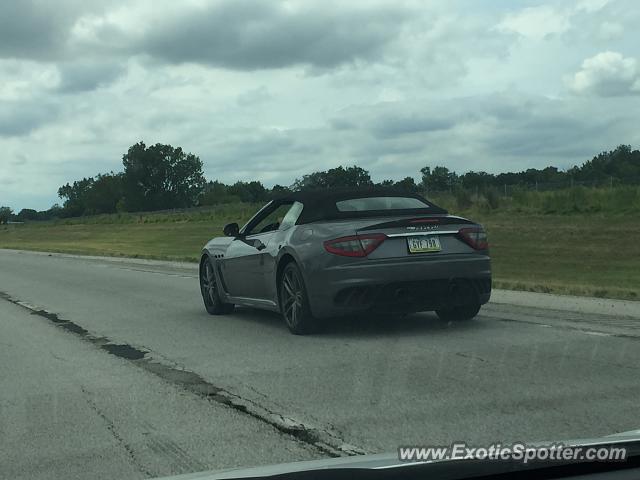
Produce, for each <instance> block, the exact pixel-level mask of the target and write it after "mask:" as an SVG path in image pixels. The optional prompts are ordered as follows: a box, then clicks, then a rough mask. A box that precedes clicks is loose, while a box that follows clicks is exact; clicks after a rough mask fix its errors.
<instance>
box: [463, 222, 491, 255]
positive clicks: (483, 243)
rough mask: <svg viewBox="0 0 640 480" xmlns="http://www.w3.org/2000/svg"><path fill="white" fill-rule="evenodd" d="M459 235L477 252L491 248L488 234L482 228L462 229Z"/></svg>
mask: <svg viewBox="0 0 640 480" xmlns="http://www.w3.org/2000/svg"><path fill="white" fill-rule="evenodd" d="M458 235H459V236H460V238H461V239H462V240H463V241H464V242H465V243H467V244H468V245H469V246H471V247H472V248H474V249H476V250H486V249H488V248H489V240H488V239H487V233H486V232H485V231H484V230H483V229H482V228H480V227H469V228H461V229H460V230H459V231H458Z"/></svg>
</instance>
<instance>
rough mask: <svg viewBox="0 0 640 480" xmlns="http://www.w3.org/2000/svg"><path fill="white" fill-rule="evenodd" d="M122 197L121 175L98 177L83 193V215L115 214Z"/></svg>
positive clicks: (108, 174) (113, 174) (111, 174)
mask: <svg viewBox="0 0 640 480" xmlns="http://www.w3.org/2000/svg"><path fill="white" fill-rule="evenodd" d="M123 196H124V184H123V174H122V173H113V172H112V173H107V174H102V175H98V176H97V177H96V178H95V179H94V181H93V183H92V184H91V186H90V188H88V189H87V191H86V192H85V193H84V197H83V203H84V207H85V208H84V212H83V213H84V214H85V215H93V214H98V213H115V212H117V211H118V209H117V206H118V202H119V201H120V200H121V199H122V197H123Z"/></svg>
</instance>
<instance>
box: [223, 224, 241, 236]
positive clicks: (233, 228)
mask: <svg viewBox="0 0 640 480" xmlns="http://www.w3.org/2000/svg"><path fill="white" fill-rule="evenodd" d="M222 233H224V234H225V235H226V236H227V237H237V236H238V235H240V227H239V226H238V224H237V223H235V222H233V223H227V224H226V225H225V226H224V228H223V229H222Z"/></svg>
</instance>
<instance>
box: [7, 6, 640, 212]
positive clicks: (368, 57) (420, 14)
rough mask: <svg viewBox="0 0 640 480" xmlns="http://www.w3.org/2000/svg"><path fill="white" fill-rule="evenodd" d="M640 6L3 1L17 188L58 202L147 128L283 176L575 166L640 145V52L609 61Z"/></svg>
mask: <svg viewBox="0 0 640 480" xmlns="http://www.w3.org/2000/svg"><path fill="white" fill-rule="evenodd" d="M505 5H506V6H505ZM638 21H640V4H638V3H637V1H636V0H615V1H611V2H605V1H603V0H585V1H583V2H580V3H577V4H569V3H561V2H553V3H552V2H549V3H542V4H541V5H539V6H537V7H531V5H530V2H528V1H526V0H522V1H514V2H508V3H507V4H505V3H504V2H482V3H481V2H470V1H467V0H454V1H451V2H441V1H436V0H432V1H422V0H375V1H374V0H360V1H355V0H354V1H353V2H339V1H338V0H328V1H327V0H314V1H312V0H286V1H284V2H279V3H274V2H272V1H271V0H233V1H230V0H185V1H184V2H183V1H181V2H159V1H157V0H105V1H101V2H92V1H87V0H60V1H59V2H44V1H40V0H33V1H30V0H25V1H21V2H9V1H5V2H2V1H0V27H1V28H0V149H1V150H2V151H3V157H2V158H0V183H2V188H0V193H1V196H2V198H0V203H2V204H6V203H8V204H10V205H11V206H12V207H13V208H14V209H17V210H19V209H20V208H23V207H35V208H47V207H49V206H50V205H51V204H52V203H54V202H55V201H58V199H57V198H56V191H57V189H58V187H59V186H60V185H62V184H64V183H66V182H69V181H73V180H76V179H78V178H82V177H83V176H90V175H95V174H97V173H100V172H105V171H109V170H119V169H121V166H122V165H121V157H122V154H123V153H124V152H126V150H127V148H128V147H129V146H130V145H132V144H133V143H135V142H137V141H140V140H143V141H145V142H146V143H147V144H152V143H156V142H161V143H170V144H173V145H179V146H182V147H183V148H184V149H185V150H186V151H190V152H193V153H195V154H198V155H199V156H200V157H201V159H202V160H203V162H204V166H205V173H206V175H207V177H208V178H211V179H213V178H216V177H217V178H219V179H220V180H223V181H225V182H234V181H236V180H238V179H249V178H251V179H258V180H261V181H263V182H265V183H266V184H267V185H272V184H274V183H279V184H289V183H291V182H292V181H293V180H294V179H295V178H296V177H299V176H300V175H302V174H304V173H309V172H310V171H313V170H319V169H326V168H329V167H332V166H337V165H340V164H347V165H352V164H358V165H360V166H362V167H364V168H367V169H369V170H370V171H371V174H372V176H373V178H374V179H376V180H382V179H384V178H396V179H400V178H403V177H406V176H407V175H418V173H417V172H418V170H419V168H420V167H422V166H424V165H425V164H431V165H434V164H444V165H445V166H448V167H449V168H453V169H455V170H458V171H461V172H462V171H465V170H468V169H471V168H473V169H475V170H480V169H483V170H488V171H494V172H497V171H504V170H517V169H522V168H527V167H545V166H547V165H550V164H551V165H557V166H561V167H562V166H570V165H571V164H573V163H580V162H582V161H584V160H586V159H588V158H590V157H591V156H592V155H593V154H595V153H597V152H598V151H601V150H602V149H606V148H613V147H615V145H617V144H620V143H630V144H632V145H637V144H640V132H638V131H637V129H635V128H634V127H635V125H637V124H638V122H639V121H640V95H638V96H629V95H627V94H629V93H635V91H636V90H635V89H636V81H637V69H638V61H637V59H636V60H634V59H633V58H630V57H629V58H625V56H622V55H620V54H615V53H614V54H613V57H610V58H608V59H607V58H604V59H602V58H597V56H596V57H593V55H594V53H596V52H609V51H610V52H625V55H627V56H628V55H630V52H637V45H638V44H639V43H640V42H639V40H638V34H637V30H636V29H634V28H632V26H633V25H635V24H637V23H638ZM496 26H498V27H496ZM587 57H593V58H592V59H588V60H591V61H585V62H584V64H583V66H582V68H581V69H580V71H579V72H577V73H575V75H572V76H571V78H567V82H568V86H569V87H570V88H571V90H570V91H571V92H572V93H579V94H580V95H577V94H571V95H568V90H567V88H566V87H567V85H565V84H564V83H563V75H565V74H566V72H575V70H576V69H577V66H579V65H580V64H581V63H582V62H583V60H584V59H585V58H587ZM594 59H595V60H594ZM622 95H626V96H622ZM549 98H554V100H553V101H552V100H549Z"/></svg>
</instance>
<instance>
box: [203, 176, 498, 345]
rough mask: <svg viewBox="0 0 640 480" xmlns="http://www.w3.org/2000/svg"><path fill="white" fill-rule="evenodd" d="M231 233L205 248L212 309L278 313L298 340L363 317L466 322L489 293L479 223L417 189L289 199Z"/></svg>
mask: <svg viewBox="0 0 640 480" xmlns="http://www.w3.org/2000/svg"><path fill="white" fill-rule="evenodd" d="M224 234H225V236H224V237H216V238H214V239H212V240H211V241H209V242H208V243H207V244H206V245H205V247H204V248H203V250H202V258H201V261H200V290H201V292H202V298H203V300H204V305H205V308H206V310H207V311H208V312H209V313H211V314H213V315H220V314H228V313H231V312H232V311H233V309H234V306H235V305H245V306H251V307H257V308H263V309H268V310H273V311H277V312H280V313H281V314H282V316H283V317H284V321H285V322H286V324H287V326H288V327H289V329H290V330H291V332H292V333H295V334H306V333H312V332H314V331H316V330H318V329H319V328H320V327H321V325H322V319H323V318H327V317H336V316H342V315H349V314H355V313H366V312H376V313H381V312H382V313H384V312H389V313H407V312H418V311H427V310H435V312H436V313H437V315H438V316H439V317H440V318H442V319H444V320H446V321H454V320H468V319H471V318H473V317H475V316H476V315H477V313H478V311H479V310H480V306H481V305H483V304H484V303H486V302H488V301H489V297H490V295H491V264H490V259H489V245H488V242H487V236H486V233H485V231H484V229H483V228H482V226H481V225H479V224H477V223H474V222H472V221H470V220H467V219H465V218H461V217H457V216H453V215H449V214H448V213H447V211H446V210H444V209H442V208H440V207H438V206H437V205H434V204H433V203H431V202H429V201H428V200H426V199H425V198H423V197H421V196H420V195H416V194H414V193H407V192H403V191H396V190H390V189H367V190H354V189H352V190H323V191H314V192H297V193H291V194H289V195H286V196H283V197H281V198H278V199H276V200H273V201H271V202H269V203H267V204H266V205H265V206H264V207H262V208H261V209H260V210H259V211H258V212H257V213H256V214H255V215H254V216H253V217H252V218H251V219H250V220H249V221H248V222H247V223H246V224H245V225H244V226H243V227H242V228H239V226H238V224H237V223H230V224H228V225H226V226H225V227H224Z"/></svg>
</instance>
